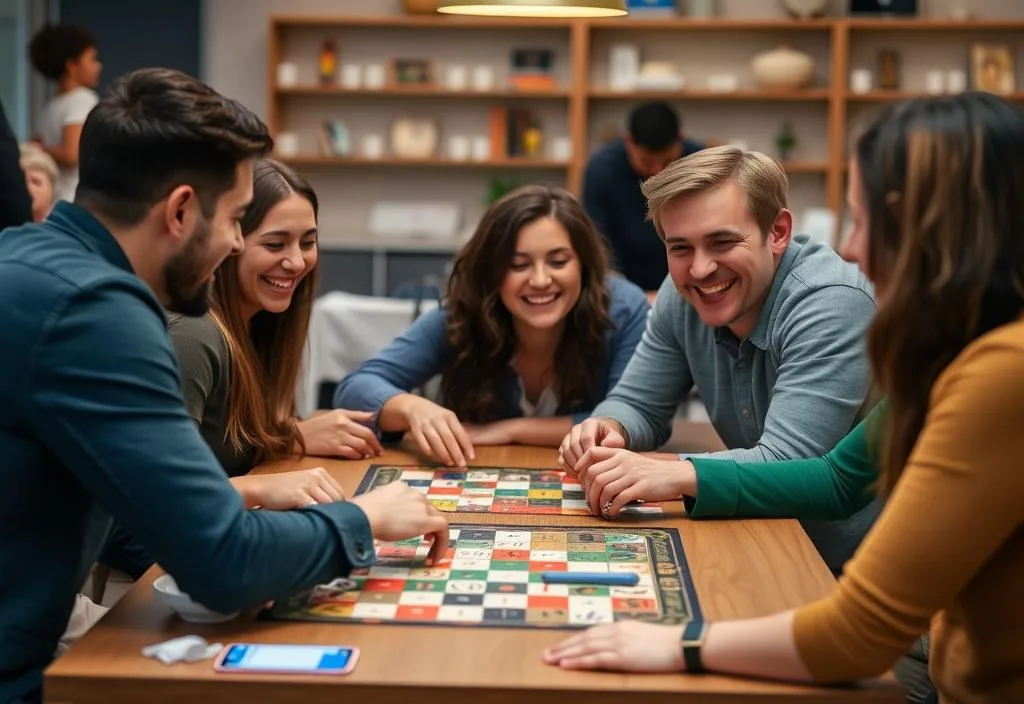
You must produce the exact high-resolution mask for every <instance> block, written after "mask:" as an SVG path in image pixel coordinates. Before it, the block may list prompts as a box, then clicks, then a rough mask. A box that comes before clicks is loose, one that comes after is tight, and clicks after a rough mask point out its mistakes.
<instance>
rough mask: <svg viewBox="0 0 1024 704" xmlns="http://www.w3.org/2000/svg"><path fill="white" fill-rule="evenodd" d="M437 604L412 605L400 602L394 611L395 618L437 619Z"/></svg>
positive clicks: (411, 619)
mask: <svg viewBox="0 0 1024 704" xmlns="http://www.w3.org/2000/svg"><path fill="white" fill-rule="evenodd" d="M439 608H440V607H438V606H413V605H409V604H401V605H399V607H398V611H396V612H395V618H396V619H405V620H408V621H434V620H436V619H437V611H438V609H439Z"/></svg>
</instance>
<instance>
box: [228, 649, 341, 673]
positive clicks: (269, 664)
mask: <svg viewBox="0 0 1024 704" xmlns="http://www.w3.org/2000/svg"><path fill="white" fill-rule="evenodd" d="M352 654H353V649H352V648H343V647H339V646H335V645H265V644H262V643H260V644H236V645H232V646H231V648H230V649H229V650H228V651H227V652H226V653H225V654H224V656H223V658H221V660H220V667H221V668H222V669H225V670H274V671H277V672H280V671H282V670H287V671H289V672H339V671H344V670H345V669H346V668H348V665H349V662H350V661H351V660H352Z"/></svg>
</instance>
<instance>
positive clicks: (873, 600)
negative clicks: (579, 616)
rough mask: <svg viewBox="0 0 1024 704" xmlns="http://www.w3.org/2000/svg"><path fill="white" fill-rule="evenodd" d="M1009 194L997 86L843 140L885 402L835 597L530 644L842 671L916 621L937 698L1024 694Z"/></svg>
mask: <svg viewBox="0 0 1024 704" xmlns="http://www.w3.org/2000/svg"><path fill="white" fill-rule="evenodd" d="M1021 193H1024V113H1022V112H1021V111H1020V110H1019V109H1018V108H1016V107H1015V106H1013V105H1011V104H1010V103H1008V102H1006V101H1005V100H1003V99H1001V98H998V97H996V96H993V95H989V94H985V93H967V94H963V95H959V96H951V97H943V98H927V99H920V100H915V101H910V102H908V103H905V104H902V105H899V106H894V107H893V108H891V109H890V110H889V111H887V112H886V113H885V114H884V115H883V116H882V117H880V118H879V119H878V120H877V121H876V122H875V123H874V124H873V125H872V126H871V128H870V129H869V130H868V131H867V132H865V134H864V135H863V136H862V137H861V138H860V140H859V141H858V144H857V148H856V153H855V155H854V158H853V159H852V160H851V163H850V179H849V192H848V200H849V208H850V212H851V215H852V218H853V227H852V230H851V233H850V235H849V238H848V241H847V244H846V245H845V246H846V249H847V252H846V254H847V256H848V257H849V258H851V259H855V260H856V261H857V262H858V264H860V266H861V267H862V268H863V269H864V270H865V272H866V273H867V274H868V275H869V276H870V277H871V278H872V280H873V281H874V283H875V286H876V291H877V295H878V302H879V307H878V313H877V315H876V318H875V320H874V322H873V324H872V328H871V332H870V335H869V340H868V343H869V344H868V348H869V353H870V357H871V362H872V367H873V369H874V372H875V375H876V378H877V380H878V383H879V386H880V387H881V389H882V391H883V392H884V393H885V394H886V407H885V412H884V414H882V415H881V416H880V417H878V423H877V428H878V430H879V432H878V433H877V434H874V433H869V434H868V437H867V440H868V442H869V443H870V444H869V445H866V447H871V448H872V451H876V450H874V449H873V448H876V447H877V453H878V454H877V458H878V466H879V472H878V475H877V490H878V491H879V492H880V493H881V494H882V495H883V496H884V497H886V499H887V501H886V506H885V509H884V510H883V513H882V515H881V517H880V518H879V520H878V522H877V523H876V524H875V526H874V528H873V529H872V531H871V533H869V535H868V537H867V538H866V540H865V541H864V543H863V544H862V545H861V547H860V549H859V550H858V552H857V554H856V555H855V557H854V558H853V559H852V560H851V561H850V562H849V563H848V565H847V566H846V570H845V573H844V575H843V577H842V578H841V579H840V581H839V584H838V585H837V587H836V588H835V589H834V590H833V593H832V594H830V595H829V596H828V597H826V598H825V599H822V600H820V601H818V602H816V603H813V604H810V605H808V606H805V607H802V608H800V609H796V610H794V611H788V612H785V613H780V614H776V615H773V616H769V617H765V618H759V619H748V620H742V621H726V622H719V623H712V624H704V627H703V628H700V627H697V628H693V627H690V628H687V629H686V632H685V634H684V629H683V628H680V627H670V626H659V625H652V624H645V623H640V622H636V621H626V622H620V623H616V624H612V625H602V626H597V627H594V628H592V629H589V630H587V631H585V632H584V633H581V634H578V635H576V636H573V637H571V638H569V639H567V640H565V641H563V642H562V643H559V644H558V645H556V646H555V647H552V648H550V649H549V650H547V651H546V652H545V653H544V658H545V660H546V661H547V662H549V663H550V664H552V665H557V666H561V667H565V668H579V669H597V668H603V669H613V670H631V671H638V672H665V671H672V670H684V669H685V670H692V671H700V670H712V671H717V672H722V673H731V674H738V675H748V676H755V677H765V678H776V679H787V680H796V681H818V682H843V681H849V680H854V679H858V678H863V677H868V676H874V675H878V674H881V673H883V672H884V671H886V670H887V669H888V668H889V667H891V666H892V664H893V663H894V662H895V661H896V660H897V659H898V658H899V657H900V656H902V655H903V654H904V653H905V652H906V651H907V649H908V647H909V646H910V644H911V642H912V641H913V640H914V639H915V638H917V637H918V636H919V635H920V634H921V633H924V632H925V631H928V630H929V626H930V632H931V653H930V665H931V674H932V680H933V681H934V682H935V685H936V688H937V689H938V692H939V694H940V698H941V701H943V702H1011V701H1024V609H1021V608H1020V606H1019V595H1020V594H1021V593H1022V591H1024V527H1022V520H1024V473H1022V472H1020V471H1018V465H1019V462H1020V458H1021V456H1024V434H1022V433H1020V432H1019V429H1017V428H1016V427H1015V425H1016V420H1017V419H1018V418H1020V417H1021V415H1022V414H1024V319H1022V312H1024V237H1022V236H1021V233H1022V232H1024V208H1021V207H1020V206H1019V205H1017V201H1018V199H1019V195H1020V194H1021ZM869 429H870V426H869ZM876 439H877V440H880V442H877V443H876ZM695 464H696V466H697V474H698V476H699V475H701V473H702V471H703V470H702V467H704V468H705V469H706V468H707V467H711V469H710V472H716V471H718V470H721V471H722V472H724V473H728V472H730V469H729V467H727V466H723V465H712V464H711V463H710V461H705V460H696V463H695ZM734 469H735V468H734ZM771 469H772V465H770V464H769V465H762V467H761V471H762V472H770V471H771ZM696 493H697V495H698V497H700V496H701V494H702V493H703V487H702V488H701V491H698V492H696ZM847 495H849V494H848V493H847ZM705 498H707V497H705ZM700 500H701V499H700V498H698V502H699V501H700ZM753 503H756V501H755V502H752V504H753ZM684 635H685V637H686V640H685V641H683V642H682V643H681V639H682V638H683V637H684Z"/></svg>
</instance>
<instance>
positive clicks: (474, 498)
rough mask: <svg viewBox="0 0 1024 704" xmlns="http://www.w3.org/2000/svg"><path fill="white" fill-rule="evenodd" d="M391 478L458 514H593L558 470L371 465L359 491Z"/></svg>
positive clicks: (648, 509)
mask: <svg viewBox="0 0 1024 704" xmlns="http://www.w3.org/2000/svg"><path fill="white" fill-rule="evenodd" d="M393 481H403V482H405V483H406V484H408V485H409V486H410V487H412V488H413V489H416V490H417V491H421V492H423V493H424V494H426V495H427V499H429V500H430V503H432V504H433V505H434V506H435V507H436V508H437V509H438V510H440V511H446V512H457V513H506V514H507V513H512V514H549V515H556V516H557V515H561V516H592V515H593V514H592V513H591V512H590V508H589V507H588V506H587V500H586V496H585V495H584V493H583V487H582V486H581V485H580V483H579V482H578V481H577V480H576V477H575V476H573V475H572V474H567V473H566V472H563V471H561V470H557V469H526V468H522V467H470V468H469V469H464V470H458V469H450V468H448V467H439V466H427V465H382V464H373V465H370V468H369V469H368V470H367V472H366V475H365V476H364V477H363V480H362V482H360V484H359V488H357V489H356V494H363V493H365V492H367V491H370V490H371V489H375V488H377V487H379V486H383V485H384V484H390V483H391V482H393ZM669 506H673V509H674V511H668V512H674V513H675V514H676V515H682V514H683V507H682V502H681V501H676V502H667V503H665V504H661V503H639V502H638V503H633V504H629V505H627V506H626V507H624V508H623V509H622V515H623V517H625V518H627V519H628V518H637V517H640V516H647V515H652V516H662V515H665V514H666V512H667V510H666V507H669Z"/></svg>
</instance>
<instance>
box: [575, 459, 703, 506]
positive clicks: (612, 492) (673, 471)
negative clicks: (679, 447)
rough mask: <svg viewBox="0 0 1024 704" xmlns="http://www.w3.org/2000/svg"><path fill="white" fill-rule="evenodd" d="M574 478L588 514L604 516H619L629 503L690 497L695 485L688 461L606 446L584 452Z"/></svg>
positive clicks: (690, 464)
mask: <svg viewBox="0 0 1024 704" xmlns="http://www.w3.org/2000/svg"><path fill="white" fill-rule="evenodd" d="M576 475H577V476H578V477H579V480H580V484H582V485H583V491H584V493H585V495H586V497H587V505H588V506H589V507H590V510H591V512H593V513H594V515H597V516H607V517H613V516H617V515H619V513H620V512H621V511H622V508H623V507H624V506H625V505H626V504H628V503H630V502H631V501H672V500H674V499H678V498H680V497H681V496H683V495H684V494H686V495H692V494H693V493H694V490H695V489H696V485H697V475H696V471H695V470H694V467H693V464H692V463H690V462H687V461H685V460H678V459H676V460H671V461H665V460H657V459H652V458H650V457H645V456H643V455H639V454H637V453H635V452H630V451H629V450H619V449H614V448H607V447H592V448H590V449H589V450H587V451H586V452H585V453H584V454H583V457H582V458H580V461H579V462H578V463H577V465H576Z"/></svg>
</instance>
